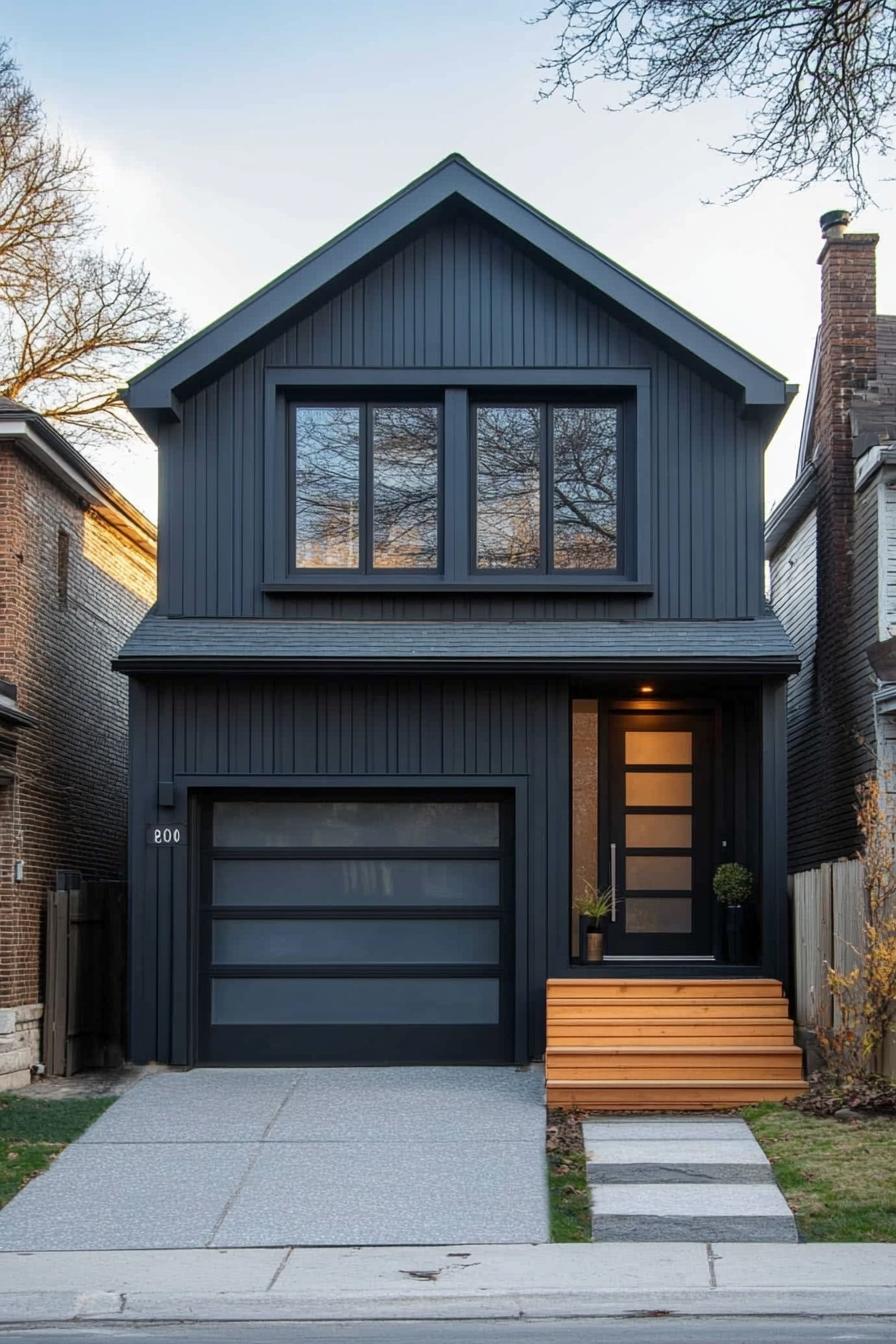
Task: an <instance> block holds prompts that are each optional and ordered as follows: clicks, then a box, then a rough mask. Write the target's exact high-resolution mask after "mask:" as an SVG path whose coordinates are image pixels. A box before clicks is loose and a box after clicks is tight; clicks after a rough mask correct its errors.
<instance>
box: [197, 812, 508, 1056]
mask: <svg viewBox="0 0 896 1344" xmlns="http://www.w3.org/2000/svg"><path fill="white" fill-rule="evenodd" d="M201 832H202V851H201V857H200V864H199V868H200V884H201V885H200V896H199V912H198V914H199V943H200V946H199V995H198V1000H199V1001H198V1012H199V1021H198V1056H199V1058H200V1060H201V1061H204V1062H207V1063H220V1064H228V1063H229V1064H252V1063H269V1064H300V1063H320V1064H327V1063H343V1062H344V1063H368V1064H381V1063H397V1062H407V1063H434V1062H439V1061H445V1062H457V1063H460V1062H470V1063H472V1062H480V1063H485V1062H497V1061H500V1060H507V1059H509V1058H510V1057H512V1047H513V997H514V996H513V977H512V967H513V955H514V934H513V921H512V869H511V864H512V857H511V856H512V847H511V824H510V809H509V806H508V801H507V799H506V798H502V796H500V795H499V794H498V793H497V791H496V792H494V793H491V792H489V793H480V794H475V795H473V796H471V795H470V794H468V795H466V796H465V795H464V794H462V793H459V792H458V793H454V792H452V793H450V794H449V793H448V791H447V790H443V791H442V792H441V793H439V792H437V791H435V790H433V791H431V792H425V791H423V790H420V791H419V792H418V791H414V792H411V793H406V792H404V791H401V793H400V794H399V792H398V791H397V790H392V791H386V790H382V791H381V792H379V793H375V792H372V791H371V792H369V793H363V792H362V791H361V790H354V791H349V790H348V789H346V790H343V791H338V790H334V792H333V793H329V794H326V793H325V794H323V795H321V794H320V793H317V794H312V793H311V792H310V791H309V792H299V791H296V792H294V793H289V794H287V793H286V792H285V791H279V792H278V793H276V794H274V795H271V794H265V795H262V794H261V793H255V794H248V793H242V794H236V795H229V796H228V797H226V798H219V799H218V800H215V801H211V800H210V801H209V803H208V804H207V805H206V806H205V807H204V809H203V813H202V825H201Z"/></svg>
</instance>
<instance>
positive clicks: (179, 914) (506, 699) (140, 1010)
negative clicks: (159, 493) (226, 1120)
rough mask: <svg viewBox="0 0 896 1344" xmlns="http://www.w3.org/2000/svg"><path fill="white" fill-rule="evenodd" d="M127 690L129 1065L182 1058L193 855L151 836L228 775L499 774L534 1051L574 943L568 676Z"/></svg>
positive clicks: (253, 682) (431, 777) (358, 781)
mask: <svg viewBox="0 0 896 1344" xmlns="http://www.w3.org/2000/svg"><path fill="white" fill-rule="evenodd" d="M130 684H131V737H130V741H131V755H130V773H131V788H132V794H131V844H130V863H131V868H130V890H131V914H130V928H129V938H130V995H131V998H130V1004H131V1042H130V1045H131V1057H132V1058H134V1059H136V1060H150V1059H158V1060H163V1061H166V1062H170V1063H174V1064H185V1063H189V1062H190V1060H191V1054H190V1051H191V1041H190V1013H191V1007H190V1004H191V984H192V977H191V971H190V966H191V960H190V959H191V957H192V956H193V955H194V941H193V914H192V909H191V899H190V898H188V893H189V892H191V891H194V890H195V886H194V885H193V883H192V882H191V872H190V846H187V845H180V846H175V847H161V848H155V847H153V846H150V845H149V844H148V842H147V826H148V825H150V824H161V825H166V826H174V825H178V826H181V827H185V826H187V825H188V824H189V821H190V818H189V813H188V805H187V791H188V784H187V781H188V779H191V778H192V779H193V781H195V780H196V778H197V777H202V779H203V780H205V781H206V783H207V786H208V787H214V786H215V784H218V785H226V784H227V783H228V781H230V782H233V781H235V780H237V781H240V782H241V783H245V784H246V786H247V787H251V786H258V787H262V786H269V785H272V784H274V785H279V786H281V787H284V788H288V787H295V784H296V780H297V778H302V779H307V780H310V779H314V780H315V781H319V787H321V788H325V787H326V786H327V785H328V784H329V785H333V783H334V781H337V780H338V781H343V782H344V781H345V780H346V778H348V777H350V778H351V781H352V782H353V783H354V784H355V785H356V786H363V785H364V782H365V780H368V781H373V780H375V781H378V782H379V781H382V780H383V779H384V778H387V779H388V780H391V781H396V780H398V781H400V780H405V781H408V780H413V779H415V778H419V779H420V780H421V781H424V782H425V783H426V785H427V786H428V787H434V786H435V785H437V783H438V781H439V779H444V781H445V782H446V785H447V784H450V786H451V787H463V785H464V781H478V782H480V783H482V782H483V781H488V780H490V779H494V780H495V781H496V787H501V788H502V789H503V788H504V787H505V784H504V783H500V784H499V783H498V781H508V780H513V781H514V783H513V785H512V787H513V788H519V789H521V795H520V796H521V798H524V800H525V812H524V816H523V818H522V824H521V826H520V827H519V835H518V844H519V845H521V846H522V851H520V850H519V849H518V851H517V852H518V855H519V854H520V852H522V854H523V855H524V858H523V860H522V862H521V863H519V864H518V865H517V866H518V867H522V868H523V871H522V872H520V871H517V872H515V874H514V881H515V885H516V888H517V890H518V892H520V893H522V894H523V895H524V896H525V908H526V911H527V917H526V922H525V923H526V927H524V928H523V929H518V930H517V934H516V936H517V940H518V943H517V945H518V948H520V947H522V949H523V950H524V955H523V956H522V957H521V958H520V962H521V964H522V966H523V968H524V972H525V979H526V981H527V984H519V985H518V990H519V992H520V993H521V994H523V995H525V997H524V998H523V1004H524V1005H525V1015H526V1018H527V1026H528V1050H529V1057H533V1058H534V1057H538V1055H539V1054H540V1053H541V1051H542V1050H543V1048H544V984H545V978H546V976H547V974H548V946H549V943H550V942H551V941H553V945H554V946H557V945H562V944H563V943H564V941H565V943H566V945H568V939H569V931H568V923H567V921H568V902H567V891H568V877H567V867H568V862H569V856H568V834H567V824H568V802H567V794H568V789H569V782H568V773H569V750H568V737H569V686H568V683H567V682H566V680H564V679H560V678H557V679H552V680H548V679H543V678H525V677H512V676H507V677H501V678H500V679H499V678H493V679H476V678H459V677H456V678H450V677H446V678H439V677H432V678H427V679H414V678H406V679H405V678H374V677H358V678H352V677H345V678H340V679H338V680H336V679H334V678H329V679H326V680H323V679H319V680H311V679H297V678H292V677H288V678H286V677H284V678H280V679H278V678H276V677H273V678H263V677H245V678H233V679H223V678H211V677H208V678H193V679H183V680H167V679H165V680H163V679H158V680H156V679H152V680H145V681H144V680H141V679H138V678H136V677H132V678H131V683H130ZM160 782H163V783H164V784H165V785H171V784H173V786H174V804H173V806H166V807H164V808H160V807H159V784H160ZM190 787H195V782H194V784H193V785H192V786H190ZM509 787H511V786H508V788H509ZM191 842H193V843H192V850H193V861H194V862H195V848H196V846H195V837H191ZM549 896H550V897H552V899H550V900H549ZM549 911H550V916H549ZM549 917H550V918H551V920H553V921H555V922H556V924H557V929H556V930H555V932H554V935H553V940H551V939H549V935H548V929H547V920H548V918H549ZM520 939H522V942H520V941H519V940H520ZM518 964H519V963H518Z"/></svg>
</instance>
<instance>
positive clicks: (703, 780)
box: [603, 711, 713, 958]
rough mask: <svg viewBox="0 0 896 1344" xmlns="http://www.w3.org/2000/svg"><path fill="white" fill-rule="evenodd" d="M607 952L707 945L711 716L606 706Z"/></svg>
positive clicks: (667, 952)
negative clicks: (610, 896)
mask: <svg viewBox="0 0 896 1344" xmlns="http://www.w3.org/2000/svg"><path fill="white" fill-rule="evenodd" d="M609 718H610V723H609V761H608V766H609V781H608V783H609V791H608V801H609V818H608V826H607V828H606V836H607V839H606V844H605V847H604V854H603V864H604V872H605V873H606V876H607V880H608V883H609V885H610V886H612V888H613V891H614V893H615V901H614V905H615V909H614V915H613V917H611V919H610V920H609V921H608V926H609V927H608V937H607V956H609V957H633V958H640V957H645V958H652V957H676V958H677V957H684V958H686V957H708V956H710V955H711V953H712V927H713V896H712V857H713V778H712V775H713V771H712V719H711V717H710V716H709V715H708V714H700V713H696V712H695V713H653V712H650V711H643V712H637V711H626V712H616V711H611V712H610V716H609Z"/></svg>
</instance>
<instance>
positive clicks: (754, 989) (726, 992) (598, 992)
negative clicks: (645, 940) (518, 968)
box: [548, 978, 783, 1003]
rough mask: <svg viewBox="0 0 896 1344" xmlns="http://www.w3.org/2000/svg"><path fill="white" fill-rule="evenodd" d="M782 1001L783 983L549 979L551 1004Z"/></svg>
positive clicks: (762, 981)
mask: <svg viewBox="0 0 896 1344" xmlns="http://www.w3.org/2000/svg"><path fill="white" fill-rule="evenodd" d="M744 997H746V998H751V999H758V998H769V999H780V998H782V997H783V989H782V986H781V982H780V980H749V979H737V980H648V979H646V978H644V979H638V980H609V979H606V978H601V979H595V980H585V979H582V980H549V981H548V1001H549V1002H554V1003H558V1002H561V1001H563V1000H564V999H577V998H581V999H588V1000H594V999H615V1000H617V1001H618V1000H619V999H624V998H631V999H652V998H656V999H711V1000H713V1001H717V1000H718V999H726V998H731V999H739V998H744Z"/></svg>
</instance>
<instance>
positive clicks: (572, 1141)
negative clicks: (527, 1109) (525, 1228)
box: [547, 1111, 591, 1241]
mask: <svg viewBox="0 0 896 1344" xmlns="http://www.w3.org/2000/svg"><path fill="white" fill-rule="evenodd" d="M547 1150H548V1198H549V1202H550V1216H551V1241H590V1240H591V1200H590V1198H589V1195H588V1182H587V1179H586V1175H585V1149H584V1146H583V1144H582V1126H581V1123H580V1121H579V1117H578V1116H577V1115H574V1114H571V1113H569V1112H567V1111H548V1129H547Z"/></svg>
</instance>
